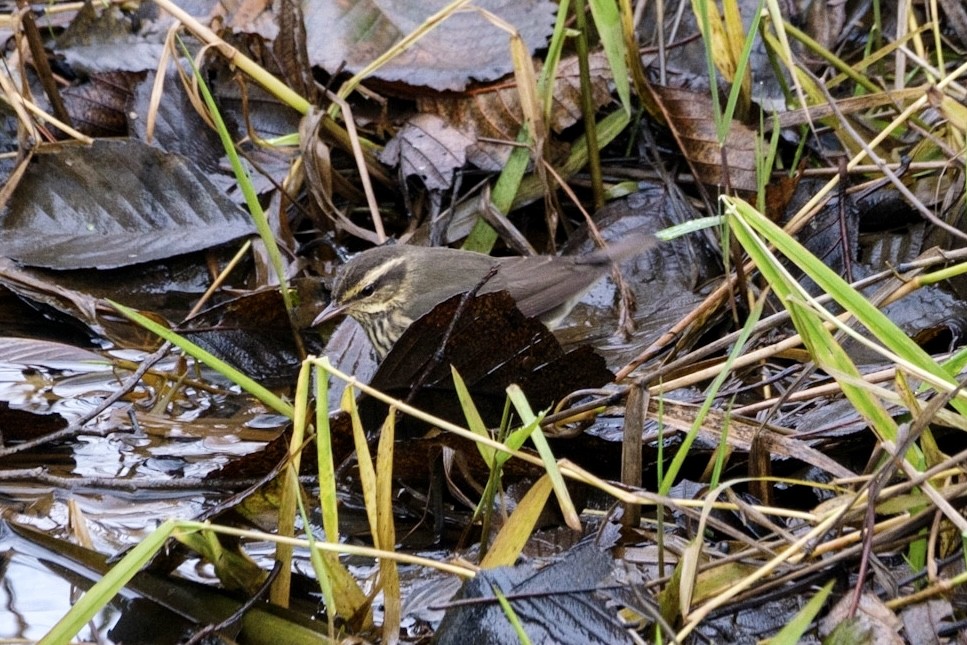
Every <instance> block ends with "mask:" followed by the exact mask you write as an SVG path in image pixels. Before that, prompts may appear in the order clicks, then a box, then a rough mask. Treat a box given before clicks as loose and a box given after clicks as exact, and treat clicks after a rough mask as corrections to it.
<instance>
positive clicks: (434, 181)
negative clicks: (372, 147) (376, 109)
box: [380, 53, 612, 190]
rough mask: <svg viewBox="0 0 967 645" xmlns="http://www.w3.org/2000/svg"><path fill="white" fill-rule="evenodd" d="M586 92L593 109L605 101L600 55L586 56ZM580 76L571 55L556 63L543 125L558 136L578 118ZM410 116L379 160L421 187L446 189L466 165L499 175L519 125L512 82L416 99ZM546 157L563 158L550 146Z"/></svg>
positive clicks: (606, 91)
mask: <svg viewBox="0 0 967 645" xmlns="http://www.w3.org/2000/svg"><path fill="white" fill-rule="evenodd" d="M589 64H590V67H591V93H592V100H593V102H594V106H595V107H596V108H598V107H601V106H603V105H607V104H608V103H609V102H610V101H611V100H612V98H611V91H610V89H609V87H608V83H609V81H610V78H611V71H610V68H609V67H608V62H607V59H606V58H605V56H604V54H603V53H597V54H593V55H591V56H590V57H589ZM580 101H581V78H580V75H579V69H578V60H577V58H576V57H572V58H569V59H566V60H564V61H562V62H561V64H560V65H558V69H557V73H556V75H555V80H554V92H553V97H552V105H551V114H550V119H549V121H548V127H549V128H550V129H551V130H553V131H554V132H558V133H559V132H562V131H564V130H565V129H567V128H569V127H571V126H572V125H574V124H575V123H577V121H578V120H579V119H580V118H581V103H580ZM417 109H418V110H419V111H420V113H419V114H417V115H415V116H413V117H411V118H410V119H409V120H408V121H407V122H406V124H405V125H404V126H403V127H402V128H401V129H400V131H399V132H398V133H397V134H396V136H395V137H394V138H393V139H392V140H391V141H390V142H389V144H388V145H387V146H386V149H385V151H384V152H383V154H382V155H380V159H381V160H382V161H384V162H386V163H388V164H391V165H396V164H400V167H401V170H402V171H403V174H404V175H405V176H412V175H416V176H419V177H421V178H422V179H423V181H424V183H425V185H426V186H427V188H430V189H431V190H432V189H443V188H448V187H449V186H450V185H451V183H452V181H451V179H452V177H453V172H454V171H455V170H458V169H460V168H462V167H463V166H464V165H465V164H466V163H467V162H469V163H471V164H473V165H474V166H476V167H477V168H480V169H481V170H489V171H492V172H496V171H499V170H500V169H501V168H503V166H504V164H505V163H506V162H507V158H508V157H509V156H510V153H511V151H512V150H513V147H514V146H513V145H512V144H513V142H514V141H515V140H516V138H517V133H518V132H520V129H521V127H522V125H523V118H524V117H523V111H522V110H521V105H520V95H519V93H518V91H517V87H516V86H515V85H514V84H513V83H502V84H499V85H495V86H492V87H489V88H485V89H483V90H479V91H474V92H471V93H469V94H465V95H446V94H439V93H436V94H431V95H426V96H423V97H421V98H419V99H417ZM550 146H551V148H550V150H549V152H550V153H551V158H552V159H553V158H556V156H557V154H556V153H561V154H563V152H564V151H563V150H562V146H561V145H560V144H555V143H554V142H553V140H552V141H551V142H550Z"/></svg>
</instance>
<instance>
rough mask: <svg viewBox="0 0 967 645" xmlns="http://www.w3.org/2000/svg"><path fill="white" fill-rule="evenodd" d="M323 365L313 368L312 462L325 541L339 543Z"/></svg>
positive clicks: (327, 395)
mask: <svg viewBox="0 0 967 645" xmlns="http://www.w3.org/2000/svg"><path fill="white" fill-rule="evenodd" d="M321 360H322V363H323V366H319V365H316V366H314V371H315V382H316V463H317V466H316V468H317V472H318V474H319V508H320V509H321V512H322V529H323V531H325V533H326V541H327V542H331V543H333V544H338V543H339V502H338V500H337V499H336V467H335V462H334V459H333V455H332V429H331V427H330V426H329V373H328V372H326V371H325V367H324V366H326V365H329V359H328V358H325V357H323V358H322V359H321Z"/></svg>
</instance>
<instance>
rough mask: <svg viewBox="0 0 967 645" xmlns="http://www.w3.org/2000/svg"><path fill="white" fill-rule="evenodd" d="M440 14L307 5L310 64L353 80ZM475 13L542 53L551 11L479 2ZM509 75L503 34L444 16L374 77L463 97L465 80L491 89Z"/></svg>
mask: <svg viewBox="0 0 967 645" xmlns="http://www.w3.org/2000/svg"><path fill="white" fill-rule="evenodd" d="M444 6H445V3H442V2H430V3H412V2H406V1H405V0H364V1H363V2H353V3H346V2H308V3H306V5H305V19H306V25H307V30H306V31H307V35H308V49H309V57H310V60H311V61H312V63H313V64H314V65H318V66H319V67H322V68H323V69H325V70H327V71H329V72H334V71H336V70H337V69H339V68H340V66H345V69H347V70H349V71H351V72H358V71H359V70H361V69H362V68H364V67H365V66H366V65H368V64H369V63H371V62H373V60H375V59H376V57H377V56H378V55H380V54H382V53H383V52H384V51H386V50H388V49H390V47H392V46H393V45H394V44H396V43H397V42H398V41H399V40H400V39H402V37H403V36H405V35H407V34H409V33H410V32H411V31H412V30H413V29H415V28H416V27H417V26H419V25H420V23H422V22H423V21H424V20H425V19H426V18H428V17H429V16H430V15H432V14H433V13H435V12H436V11H439V10H440V9H442V8H443V7H444ZM477 6H479V7H480V8H482V9H485V10H487V11H491V12H493V13H494V14H496V15H497V16H500V17H501V18H502V19H504V20H506V21H507V22H509V23H510V24H513V25H514V26H515V27H516V28H517V29H518V31H520V33H521V35H522V37H523V39H524V41H525V42H526V43H527V46H528V47H529V48H530V49H531V51H533V50H535V49H537V48H539V47H542V46H543V45H544V40H545V39H546V38H547V37H548V36H549V35H550V33H551V28H552V27H553V24H554V11H555V5H554V4H553V3H550V2H544V1H543V0H527V1H525V2H507V1H506V0H484V1H483V2H480V3H479V4H478V5H477ZM511 70H512V67H511V57H510V47H509V39H508V34H507V33H506V32H505V31H503V30H501V29H500V28H499V27H497V26H495V25H493V24H491V23H490V22H489V21H487V20H486V18H484V17H483V16H482V15H481V14H480V13H478V12H475V11H468V12H459V13H456V14H455V15H453V16H451V17H450V18H449V19H448V20H446V21H445V22H444V23H443V24H442V25H441V26H440V27H439V28H438V29H435V30H433V31H431V32H430V33H429V34H427V35H426V36H425V37H424V38H422V39H421V40H420V41H419V42H418V43H417V44H416V45H415V46H413V47H411V48H410V49H409V51H407V52H404V53H403V54H401V55H400V56H397V57H396V58H394V59H393V60H392V61H391V62H390V63H389V64H388V65H385V66H383V67H381V68H380V69H379V70H378V71H377V72H376V76H377V77H378V78H381V79H384V80H389V81H403V82H405V83H407V84H408V85H412V86H419V85H425V86H427V87H430V88H433V89H435V90H462V89H464V88H465V87H466V86H467V85H468V84H469V83H470V80H471V79H474V80H477V81H491V80H494V79H495V78H499V77H501V76H503V75H504V74H507V73H509V72H510V71H511Z"/></svg>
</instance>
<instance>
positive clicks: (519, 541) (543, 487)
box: [480, 474, 554, 569]
mask: <svg viewBox="0 0 967 645" xmlns="http://www.w3.org/2000/svg"><path fill="white" fill-rule="evenodd" d="M552 490H554V488H553V484H552V482H551V478H550V477H549V476H548V475H546V474H545V475H544V476H542V477H541V478H540V479H538V480H537V481H536V482H535V483H534V485H533V486H531V488H530V490H529V491H527V494H526V495H524V497H523V498H522V499H521V500H520V502H519V503H518V504H517V508H515V509H514V512H513V513H511V515H510V518H509V519H508V520H507V522H506V523H505V524H504V525H503V526H502V527H501V529H500V533H498V534H497V537H496V538H494V543H493V544H492V545H491V546H490V549H489V550H488V551H487V555H486V556H484V559H483V560H481V562H480V567H481V568H482V569H492V568H494V567H509V566H511V565H512V564H514V563H515V562H517V558H518V557H520V553H521V551H522V550H523V548H524V545H526V544H527V540H529V539H530V537H531V535H532V534H533V532H534V527H535V526H537V520H538V518H539V517H540V515H541V513H542V512H543V510H544V507H545V506H546V505H547V499H548V497H550V495H551V491H552Z"/></svg>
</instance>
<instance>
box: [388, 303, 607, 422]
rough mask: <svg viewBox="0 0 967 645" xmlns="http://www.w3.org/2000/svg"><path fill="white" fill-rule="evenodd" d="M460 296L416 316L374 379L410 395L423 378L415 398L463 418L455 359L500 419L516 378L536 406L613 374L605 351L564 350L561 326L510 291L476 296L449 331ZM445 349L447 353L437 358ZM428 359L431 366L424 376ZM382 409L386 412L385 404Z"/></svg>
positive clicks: (487, 413)
mask: <svg viewBox="0 0 967 645" xmlns="http://www.w3.org/2000/svg"><path fill="white" fill-rule="evenodd" d="M461 299H462V296H455V297H453V298H450V299H449V300H446V301H445V302H443V303H441V304H439V305H437V306H436V307H435V308H434V309H433V310H432V311H431V312H430V313H429V314H427V315H426V316H423V317H422V318H420V319H418V320H416V321H415V322H414V323H413V324H411V325H410V326H409V328H408V329H407V330H406V332H404V334H403V335H402V336H401V337H400V339H399V340H398V341H397V342H396V345H394V346H393V349H392V350H391V351H390V353H389V354H388V355H387V356H386V359H385V360H384V361H383V362H382V364H381V365H380V366H379V369H378V370H377V371H376V375H375V376H374V377H373V381H372V386H373V387H374V388H376V389H378V390H380V391H382V392H386V393H388V394H391V395H393V396H396V397H399V398H402V399H406V398H407V396H409V393H410V388H411V386H412V385H413V384H414V383H417V382H420V381H422V382H423V387H422V388H421V389H420V390H419V392H418V393H417V394H416V397H415V398H414V399H413V404H414V405H416V406H417V407H418V408H421V409H425V410H429V411H431V412H433V413H434V414H437V415H439V416H442V417H443V418H448V419H453V420H455V421H457V422H462V420H463V413H462V411H461V410H460V407H459V404H458V402H457V398H456V393H455V392H454V390H453V384H452V376H451V371H450V366H451V365H452V366H453V367H454V368H455V369H456V370H457V372H459V373H460V375H461V376H462V377H463V379H464V382H465V383H466V384H467V387H468V389H469V390H470V393H471V396H472V397H473V401H474V403H475V404H476V405H477V406H478V407H479V408H480V410H481V415H482V416H483V418H484V421H485V422H487V423H489V424H491V425H496V424H497V423H498V422H499V421H500V414H501V412H502V410H503V403H504V399H505V396H506V393H505V390H506V388H507V387H508V386H509V385H511V384H515V383H516V384H517V385H519V386H520V387H521V389H522V390H523V391H524V394H526V395H527V398H528V401H530V403H531V406H532V407H533V408H534V409H541V408H546V407H548V406H550V405H551V404H553V403H554V402H555V401H556V400H558V399H560V398H561V397H563V396H565V395H566V394H568V393H570V392H572V391H574V390H578V389H582V388H589V387H600V386H602V385H604V384H606V383H609V382H610V381H611V380H612V379H613V376H612V374H611V373H610V372H609V371H608V370H607V368H606V367H605V364H604V359H602V358H601V357H600V356H598V355H597V354H595V353H594V352H593V351H592V350H591V348H590V347H587V346H584V347H579V348H577V349H575V350H572V351H571V352H568V353H565V352H564V350H563V349H562V348H561V346H560V344H559V343H558V342H557V339H556V338H555V337H554V334H552V333H551V332H550V330H548V329H547V327H545V326H544V325H543V324H542V323H541V322H540V321H538V320H536V319H533V318H526V317H525V316H524V315H523V314H521V313H520V311H519V310H518V309H517V307H516V306H515V304H514V300H513V298H511V297H510V296H509V295H508V294H507V293H505V292H497V293H488V294H483V295H480V296H477V297H476V298H471V299H470V300H469V301H468V302H467V304H466V308H465V309H464V310H463V311H462V312H461V313H460V315H459V318H458V319H457V321H456V324H455V325H454V329H453V332H452V334H451V335H450V336H449V338H446V335H447V330H448V329H449V328H450V325H451V322H452V321H453V320H454V317H455V315H456V314H457V312H458V308H459V307H460V304H461ZM445 340H446V344H445V346H444V347H442V350H441V347H440V346H441V343H443V342H444V341H445ZM438 350H441V351H440V353H439V356H440V360H436V359H435V358H434V357H435V356H436V355H437V352H438ZM428 365H430V366H431V369H430V371H429V374H428V375H427V376H426V377H424V376H423V373H424V371H425V370H426V369H427V366H428ZM377 415H378V416H377V417H376V418H381V413H380V412H379V411H377Z"/></svg>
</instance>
